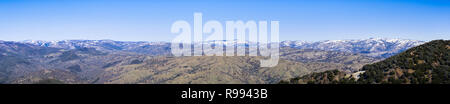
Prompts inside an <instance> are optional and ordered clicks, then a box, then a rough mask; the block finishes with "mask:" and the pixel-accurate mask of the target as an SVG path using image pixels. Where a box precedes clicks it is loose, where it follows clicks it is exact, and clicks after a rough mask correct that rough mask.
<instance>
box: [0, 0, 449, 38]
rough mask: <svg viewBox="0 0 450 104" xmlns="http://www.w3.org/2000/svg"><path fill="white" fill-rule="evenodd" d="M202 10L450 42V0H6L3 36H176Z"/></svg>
mask: <svg viewBox="0 0 450 104" xmlns="http://www.w3.org/2000/svg"><path fill="white" fill-rule="evenodd" d="M194 12H202V13H203V21H208V20H218V21H221V22H222V23H223V24H224V22H225V21H227V20H244V21H247V20H256V21H259V20H277V21H280V39H281V40H306V41H318V40H335V39H364V38H370V37H375V38H402V39H415V40H433V39H450V1H449V0H329V1H326V0H303V1H302V0H292V1H286V0H285V1H282V0H274V1H261V0H249V1H242V0H220V1H215V0H211V1H206V0H205V1H191V0H177V1H170V0H160V1H148V0H146V1H138V0H131V1H130V0H116V1H113V0H1V1H0V40H28V39H32V40H63V39H91V40H96V39H112V40H123V41H170V40H172V39H173V38H174V37H175V34H171V33H170V27H171V25H172V23H173V22H175V21H176V20H186V21H189V22H193V21H192V19H193V13H194ZM192 24H193V23H191V25H192Z"/></svg>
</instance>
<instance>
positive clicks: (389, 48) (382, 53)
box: [281, 38, 425, 58]
mask: <svg viewBox="0 0 450 104" xmlns="http://www.w3.org/2000/svg"><path fill="white" fill-rule="evenodd" d="M423 43H425V42H424V41H418V40H407V39H382V38H370V39H359V40H325V41H318V42H305V41H283V42H282V43H281V45H282V46H285V47H292V48H298V49H316V50H326V51H341V52H351V53H359V54H363V55H367V56H371V57H380V58H387V57H390V56H392V55H395V54H397V53H399V52H402V51H404V50H406V49H408V48H411V47H414V46H418V45H421V44H423Z"/></svg>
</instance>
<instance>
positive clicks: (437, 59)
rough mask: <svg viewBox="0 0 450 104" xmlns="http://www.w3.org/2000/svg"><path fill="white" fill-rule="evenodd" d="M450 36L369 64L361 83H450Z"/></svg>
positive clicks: (364, 68) (365, 68) (365, 67)
mask: <svg viewBox="0 0 450 104" xmlns="http://www.w3.org/2000/svg"><path fill="white" fill-rule="evenodd" d="M449 53H450V40H434V41H431V42H428V43H426V44H423V45H420V46H417V47H413V48H411V49H408V50H407V51H405V52H402V53H400V54H398V55H395V56H392V57H390V58H388V59H386V60H384V61H381V62H377V63H374V64H370V65H365V66H364V67H363V69H362V70H364V71H366V72H365V73H364V74H362V75H361V78H360V79H359V80H358V82H359V83H369V84H371V83H392V84H400V83H402V84H425V83H445V84H448V83H450V78H449V77H450V67H449V66H450V60H449V59H450V57H449Z"/></svg>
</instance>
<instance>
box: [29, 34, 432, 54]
mask: <svg viewBox="0 0 450 104" xmlns="http://www.w3.org/2000/svg"><path fill="white" fill-rule="evenodd" d="M21 42H22V43H30V44H34V45H38V46H44V47H53V48H64V49H75V48H82V47H90V48H96V49H97V50H109V51H118V50H120V51H133V52H138V53H148V51H145V50H149V49H147V48H150V47H151V48H154V49H155V50H160V51H161V53H163V54H170V53H169V52H170V43H169V42H147V41H136V42H133V41H113V40H61V41H35V40H27V41H21ZM221 42H225V41H221ZM237 42H238V43H242V42H241V41H237ZM423 43H425V42H424V41H418V40H408V39H382V38H370V39H357V40H324V41H317V42H305V41H281V42H280V46H281V47H291V48H297V49H314V50H324V51H340V52H348V53H357V54H362V55H366V56H370V57H376V58H387V57H390V56H392V55H395V54H397V53H399V52H402V51H404V50H406V49H408V48H411V47H414V46H418V45H421V44H423ZM203 44H213V41H211V42H205V43H203ZM250 44H254V43H251V42H250ZM225 45H226V44H225ZM155 47H157V48H155ZM161 53H154V54H161Z"/></svg>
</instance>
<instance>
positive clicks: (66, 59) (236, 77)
mask: <svg viewBox="0 0 450 104" xmlns="http://www.w3.org/2000/svg"><path fill="white" fill-rule="evenodd" d="M422 43H424V42H423V41H414V40H400V39H375V38H371V39H362V40H339V41H338V40H335V41H319V42H303V41H283V42H281V46H282V47H281V49H280V52H281V53H280V56H281V60H280V62H279V64H278V65H277V66H276V67H273V68H262V67H259V62H258V61H257V60H258V59H259V58H261V57H249V56H242V57H237V56H236V57H207V56H200V57H173V56H172V55H171V53H170V43H168V42H144V41H141V42H130V41H113V40H63V41H33V40H28V41H18V42H12V41H0V75H1V76H0V83H39V82H46V81H43V80H52V81H53V80H57V81H56V82H63V83H94V84H100V83H237V84H239V83H278V82H279V81H281V80H288V79H290V78H294V77H298V76H303V75H308V74H311V73H316V72H324V71H329V70H336V69H337V70H340V71H342V72H346V73H352V72H358V71H360V69H361V68H362V67H363V66H364V65H366V64H370V63H374V62H377V61H380V60H383V59H385V58H386V57H389V56H392V55H395V54H397V53H399V52H402V51H403V50H406V49H408V48H410V47H414V46H417V45H420V44H422ZM206 44H210V43H206ZM52 81H50V82H52Z"/></svg>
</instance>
